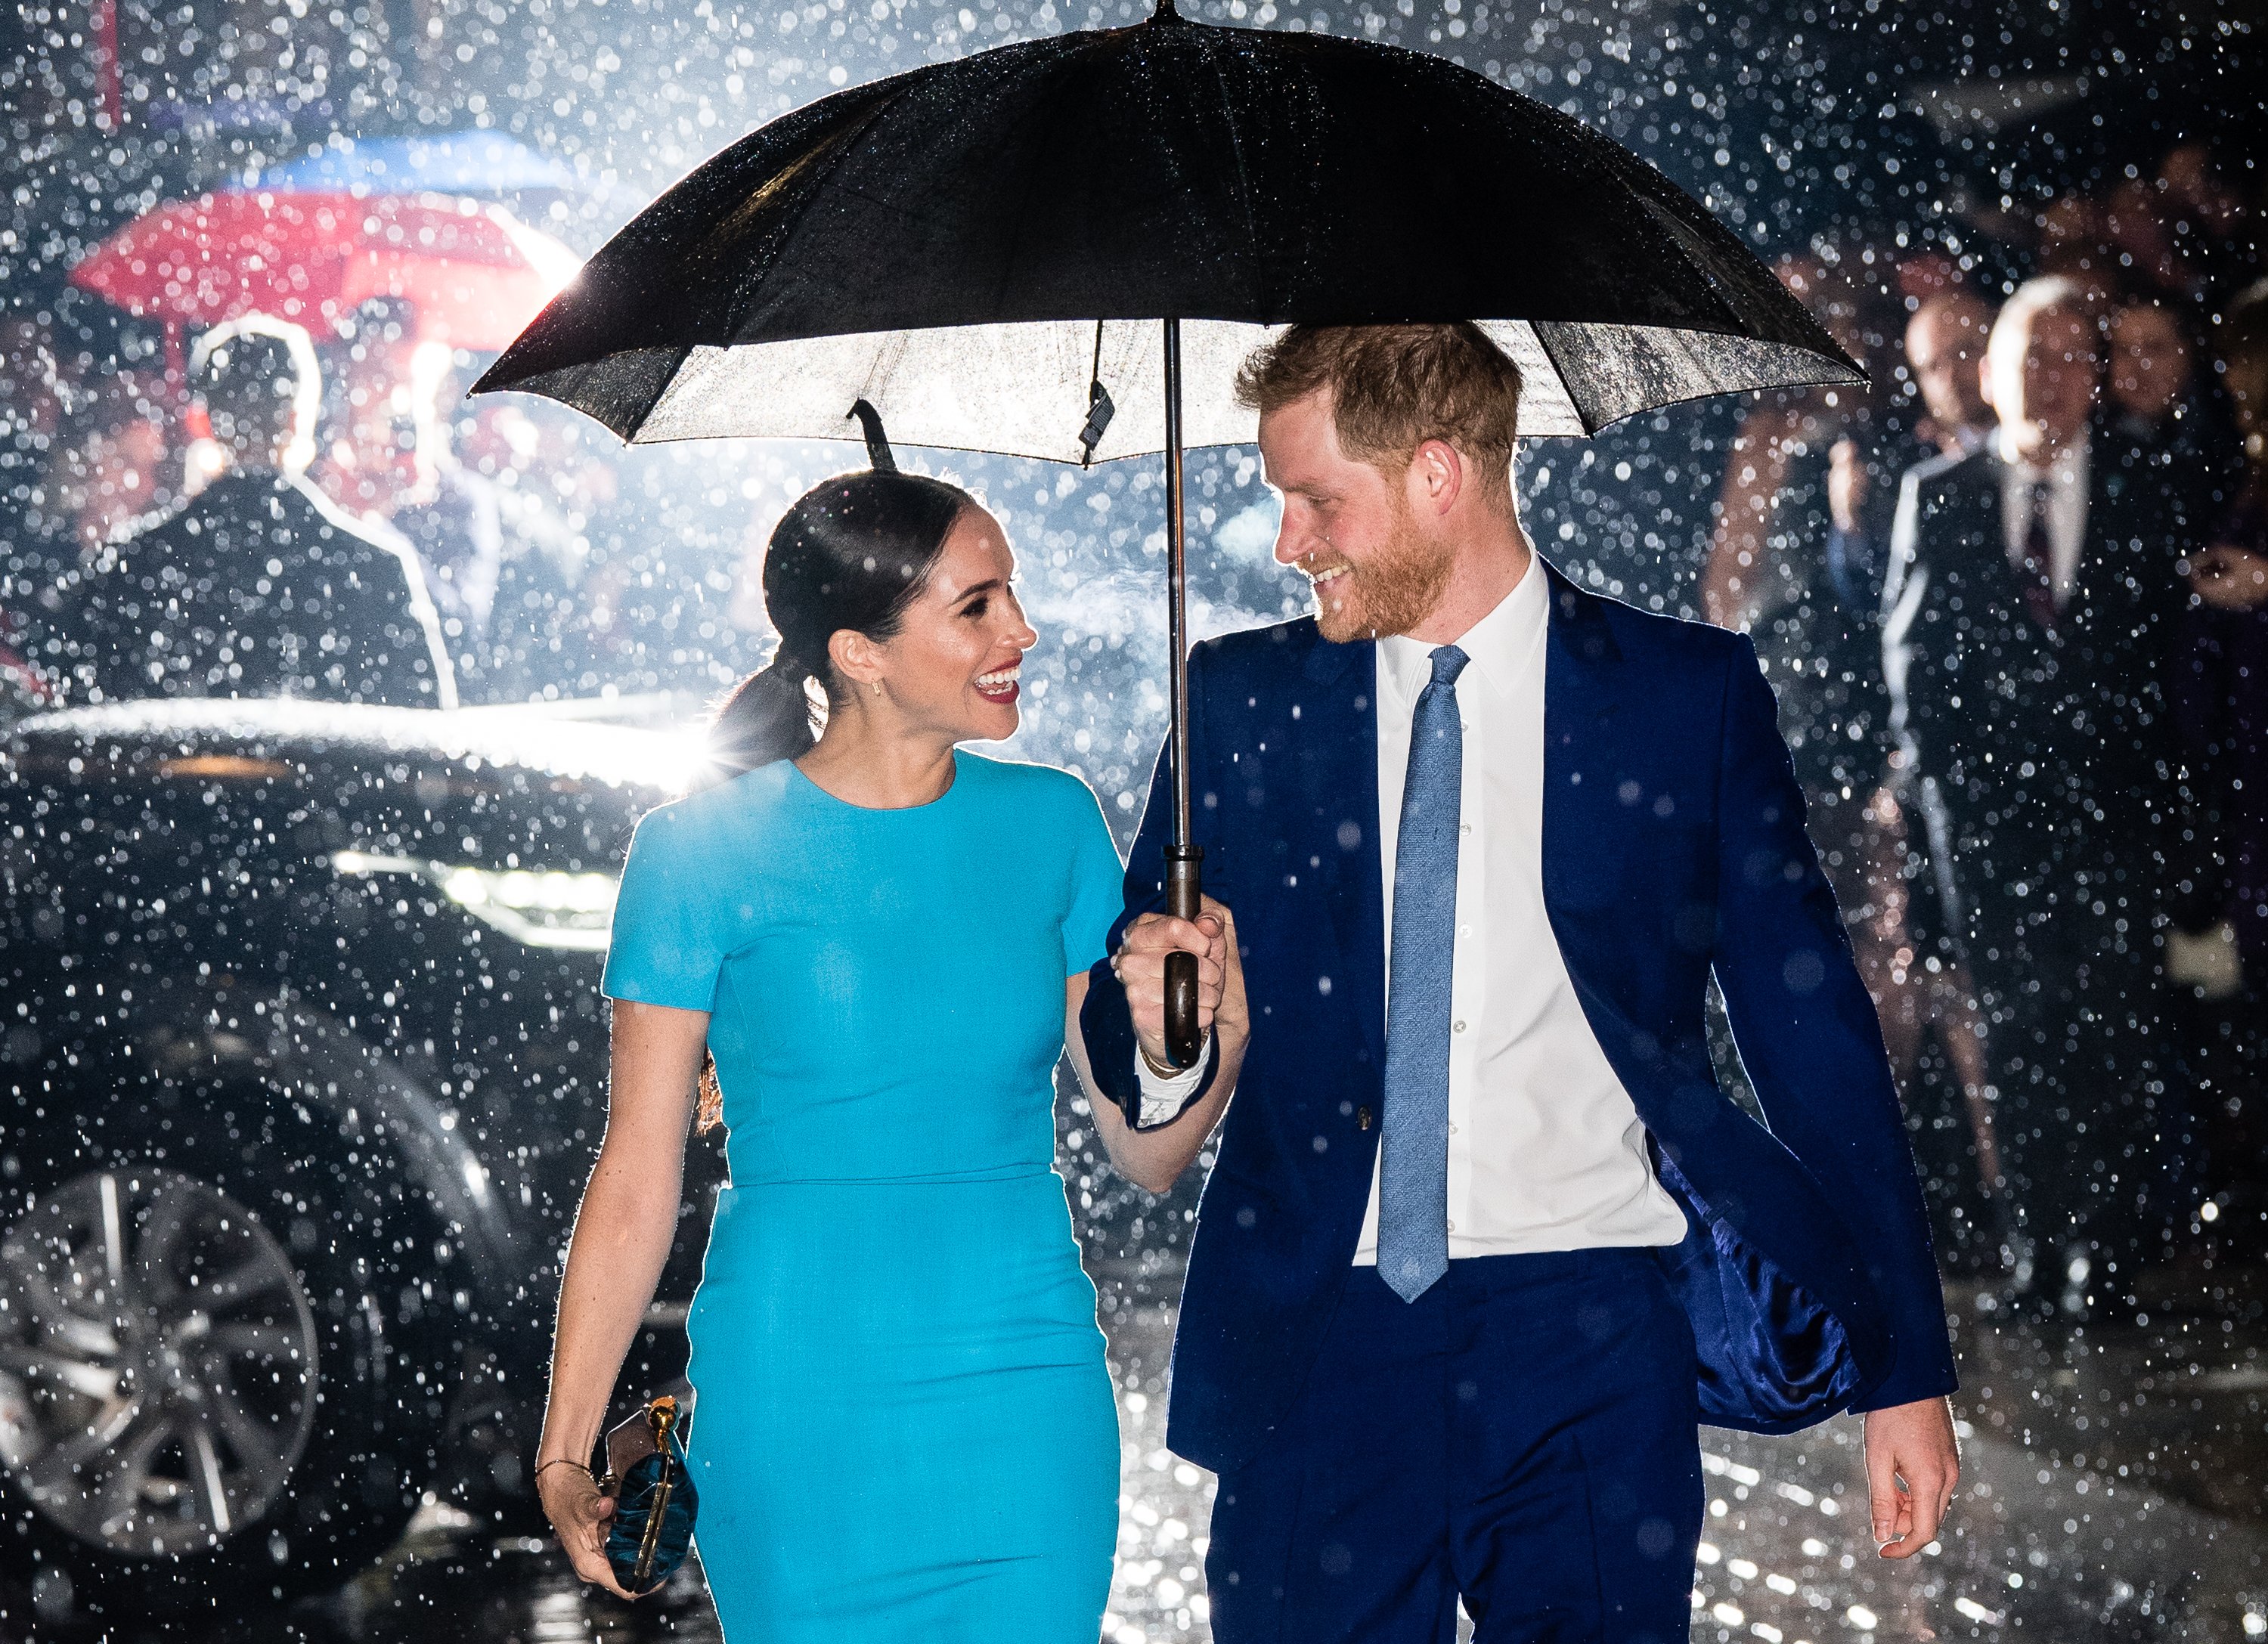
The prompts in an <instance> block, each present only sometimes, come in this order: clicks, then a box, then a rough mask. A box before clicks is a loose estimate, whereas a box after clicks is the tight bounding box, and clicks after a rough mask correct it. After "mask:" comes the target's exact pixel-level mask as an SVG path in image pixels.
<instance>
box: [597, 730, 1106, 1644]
mask: <svg viewBox="0 0 2268 1644" xmlns="http://www.w3.org/2000/svg"><path fill="white" fill-rule="evenodd" d="M1121 885H1122V881H1121V877H1120V868H1119V862H1118V856H1117V852H1116V849H1115V848H1114V847H1113V846H1112V844H1111V840H1110V834H1109V832H1108V829H1107V828H1106V827H1105V826H1104V825H1103V820H1102V813H1101V810H1100V809H1099V808H1098V807H1097V805H1096V804H1095V801H1094V795H1093V794H1092V793H1090V792H1089V791H1088V790H1087V789H1086V784H1084V783H1083V782H1079V780H1078V779H1077V778H1076V777H1073V776H1071V775H1068V774H1065V773H1064V772H1062V771H1057V770H1051V769H1049V768H1046V767H1040V766H1032V765H1014V764H1008V763H1005V762H1003V761H999V760H987V759H983V758H980V757H978V756H977V755H976V754H972V753H968V752H961V753H960V754H958V755H956V757H955V760H954V781H953V786H952V787H951V788H950V789H947V790H946V793H945V795H944V796H943V797H941V798H939V799H938V800H936V801H934V802H933V803H932V804H925V805H918V806H914V807H911V808H909V809H905V810H897V811H870V810H865V809H862V808H860V807H858V806H856V805H852V804H847V803H846V802H844V801H843V800H840V799H836V798H835V797H834V796H831V795H829V794H828V793H827V792H825V791H824V790H823V789H820V788H819V787H817V786H816V785H815V784H814V783H813V782H812V781H811V780H810V778H808V777H806V776H805V775H804V774H803V773H802V772H801V771H799V770H798V769H797V768H796V767H795V766H794V765H792V763H789V762H786V761H782V762H780V763H778V764H774V765H768V766H765V767H762V768H760V769H758V770H755V771H752V772H750V773H748V774H747V775H745V776H742V777H740V778H739V779H737V780H736V781H733V782H729V783H726V784H725V785H723V786H720V787H718V788H713V789H707V790H705V791H703V792H701V793H697V794H695V795H693V796H690V797H689V798H686V799H681V800H679V801H678V802H677V803H675V804H668V805H665V806H663V807H662V808H660V809H659V810H658V811H653V812H652V813H651V814H650V815H648V816H647V817H646V818H644V820H643V821H641V822H640V823H639V824H638V828H637V837H636V839H635V840H633V841H632V843H631V846H630V861H629V863H628V864H627V866H625V868H624V869H623V870H622V893H621V898H620V899H619V900H618V902H617V903H616V904H615V921H614V938H613V945H612V950H611V951H610V952H609V954H608V960H607V972H606V981H605V984H604V985H605V989H606V992H607V993H608V995H609V996H610V997H613V998H615V999H635V1000H641V1001H643V1002H646V1003H648V1004H656V1005H668V1006H672V1007H674V1008H676V1009H681V1010H705V1011H708V1012H710V1021H709V1047H710V1051H711V1053H712V1054H713V1055H714V1056H715V1058H716V1061H717V1076H718V1086H719V1088H720V1089H721V1090H722V1092H723V1095H724V1098H725V1125H726V1127H727V1129H728V1133H729V1141H728V1142H727V1145H726V1149H725V1151H726V1156H727V1157H728V1159H729V1160H730V1162H731V1166H732V1185H731V1186H729V1187H727V1188H725V1190H724V1192H723V1193H721V1194H720V1195H719V1197H718V1208H717V1219H716V1223H715V1225H714V1227H713V1228H712V1229H711V1232H710V1235H709V1252H708V1258H707V1261H706V1264H705V1266H703V1271H702V1276H701V1288H700V1289H699V1291H698V1292H697V1293H696V1295H695V1298H694V1303H693V1310H692V1316H691V1318H690V1321H689V1334H690V1335H691V1337H692V1342H693V1361H692V1369H691V1372H690V1375H691V1379H692V1382H693V1386H694V1391H695V1395H696V1398H695V1404H694V1410H693V1418H692V1445H691V1454H690V1459H691V1463H692V1465H693V1468H694V1470H695V1472H696V1482H697V1483H698V1484H699V1486H700V1493H701V1508H700V1522H699V1526H698V1529H697V1531H696V1543H697V1545H698V1547H699V1549H700V1553H701V1561H702V1567H703V1569H704V1570H705V1571H706V1572H707V1574H708V1577H709V1585H710V1589H711V1592H712V1593H713V1595H714V1596H715V1598H716V1603H717V1612H718V1618H719V1620H720V1621H721V1623H722V1624H723V1626H724V1631H725V1639H726V1640H727V1644H799V1641H801V1640H810V1641H811V1644H822V1641H823V1644H859V1641H860V1640H925V1641H929V1644H954V1641H958V1640H967V1641H968V1644H980V1641H981V1644H1007V1641H1008V1640H1014V1641H1015V1644H1057V1641H1059V1644H1094V1639H1095V1638H1096V1637H1097V1636H1098V1634H1099V1633H1100V1632H1101V1625H1102V1611H1103V1605H1104V1602H1105V1600H1106V1598H1107V1597H1108V1593H1109V1587H1110V1560H1111V1552H1112V1548H1113V1546H1114V1545H1115V1542H1116V1527H1117V1501H1118V1425H1117V1415H1116V1406H1115V1405H1114V1402H1113V1399H1112V1397H1111V1386H1110V1379H1109V1375H1108V1371H1107V1369H1105V1367H1104V1363H1103V1343H1102V1335H1101V1332H1100V1331H1099V1330H1097V1329H1096V1327H1095V1317H1094V1287H1093V1286H1092V1285H1090V1284H1089V1283H1088V1282H1087V1280H1086V1275H1085V1274H1084V1273H1082V1272H1081V1271H1080V1268H1079V1250H1078V1246H1077V1244H1075V1243H1074V1241H1073V1239H1072V1237H1071V1215H1070V1211H1069V1209H1068V1207H1067V1206H1066V1205H1065V1203H1064V1185H1063V1181H1062V1179H1061V1178H1059V1177H1058V1176H1057V1174H1056V1171H1055V1125H1054V1119H1053V1111H1054V1088H1053V1086H1054V1078H1053V1075H1054V1070H1055V1066H1056V1061H1057V1056H1058V1055H1059V1054H1060V1053H1061V1051H1062V1048H1063V1033H1064V980H1065V979H1066V978H1068V977H1071V976H1076V975H1078V974H1079V973H1080V972H1083V971H1085V970H1086V968H1087V967H1088V966H1089V965H1092V964H1093V963H1094V961H1095V960H1096V959H1098V958H1101V957H1102V952H1103V938H1104V935H1105V933H1106V932H1107V931H1108V928H1109V926H1110V922H1111V921H1112V919H1113V918H1115V917H1116V914H1117V913H1118V910H1119V908H1120V906H1122V905H1123V904H1122V900H1121Z"/></svg>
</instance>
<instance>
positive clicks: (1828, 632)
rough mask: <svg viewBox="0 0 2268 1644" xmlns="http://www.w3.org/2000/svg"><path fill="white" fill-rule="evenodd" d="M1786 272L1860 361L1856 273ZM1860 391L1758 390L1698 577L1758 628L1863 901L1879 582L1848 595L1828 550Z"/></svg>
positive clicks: (1849, 893) (1737, 619) (1810, 268)
mask: <svg viewBox="0 0 2268 1644" xmlns="http://www.w3.org/2000/svg"><path fill="white" fill-rule="evenodd" d="M1778 272H1779V275H1780V277H1781V279H1782V281H1783V282H1784V283H1786V285H1787V287H1788V289H1789V290H1792V291H1793V292H1794V293H1795V295H1796V296H1797V297H1800V298H1801V299H1802V300H1803V302H1804V303H1805V305H1807V306H1808V307H1809V308H1810V309H1811V311H1812V312H1813V314H1814V315H1815V316H1816V317H1817V318H1818V319H1819V320H1820V322H1821V323H1822V324H1823V325H1824V326H1825V327H1827V328H1828V330H1829V331H1830V332H1831V333H1832V334H1834V335H1835V337H1836V340H1837V341H1838V342H1840V343H1842V345H1843V346H1844V348H1845V350H1846V351H1848V352H1850V353H1851V354H1852V356H1853V357H1854V358H1861V359H1863V358H1864V356H1865V352H1866V350H1865V346H1864V342H1863V340H1862V338H1861V335H1860V330H1859V300H1860V294H1859V289H1858V286H1857V283H1856V282H1855V281H1853V280H1852V278H1851V277H1850V275H1848V274H1847V273H1845V271H1844V270H1843V269H1841V268H1836V267H1830V266H1828V265H1825V264H1823V263H1821V262H1818V261H1810V260H1798V259H1784V260H1783V261H1782V262H1781V263H1780V265H1779V268H1778ZM1863 403H1864V402H1863V391H1854V390H1852V389H1849V388H1823V389H1809V390H1804V391H1801V392H1798V393H1785V394H1779V395H1775V396H1771V397H1770V398H1766V399H1760V400H1757V401H1756V403H1755V404H1754V405H1752V406H1750V407H1749V408H1748V409H1747V410H1746V411H1745V412H1744V413H1743V414H1742V418H1741V424H1740V430H1739V432H1738V433H1737V434H1736V435H1735V436H1734V441H1733V454H1732V459H1731V461H1730V462H1729V463H1728V465H1727V469H1726V473H1725V482H1724V488H1723V490H1722V492H1721V493H1720V495H1719V508H1718V517H1717V528H1716V532H1715V535H1714V537H1713V538H1712V541H1711V544H1710V550H1709V559H1708V562H1707V564H1706V566H1705V568H1704V569H1703V572H1702V583H1701V598H1702V605H1703V607H1704V609H1705V611H1706V612H1707V613H1708V617H1709V620H1711V621H1712V622H1714V623H1715V624H1716V625H1717V626H1718V627H1719V628H1734V629H1741V630H1745V631H1747V632H1749V633H1750V634H1752V635H1754V636H1755V638H1756V649H1757V651H1758V653H1759V654H1760V655H1761V656H1762V657H1764V666H1765V671H1766V672H1767V674H1768V675H1769V676H1770V678H1771V681H1772V684H1773V686H1774V688H1775V690H1776V691H1777V692H1778V698H1779V707H1780V730H1781V732H1782V734H1783V735H1785V736H1786V738H1787V741H1788V745H1789V747H1790V749H1791V750H1792V751H1793V753H1794V756H1795V763H1796V771H1797V774H1798V775H1799V776H1800V778H1801V780H1802V782H1803V786H1804V792H1805V795H1806V797H1807V798H1808V800H1809V801H1810V803H1811V805H1812V813H1811V828H1812V836H1813V838H1814V840H1815V842H1816V843H1817V844H1818V846H1819V850H1820V855H1821V856H1822V858H1823V860H1824V862H1825V863H1826V866H1827V870H1828V873H1829V876H1830V877H1831V878H1833V879H1834V880H1835V882H1836V885H1837V891H1838V892H1839V893H1840V894H1841V895H1842V897H1843V898H1844V900H1845V906H1846V907H1851V906H1855V905H1857V904H1859V903H1863V902H1864V901H1865V900H1866V890H1865V872H1864V868H1863V864H1862V862H1861V860H1860V852H1859V843H1858V841H1859V838H1860V834H1861V831H1862V830H1861V829H1860V827H1859V806H1862V805H1863V804H1864V803H1865V801H1866V797H1867V795H1868V794H1869V793H1871V792H1872V791H1873V789H1874V783H1875V781H1876V778H1877V776H1878V774H1879V773H1878V772H1877V770H1876V769H1875V764H1876V760H1877V759H1878V757H1879V748H1880V741H1879V738H1880V733H1881V723H1882V714H1881V703H1880V702H1879V701H1878V700H1877V698H1876V693H1875V691H1874V665H1873V664H1874V657H1873V653H1872V646H1871V628H1870V619H1871V615H1872V606H1873V601H1872V598H1871V597H1869V596H1870V595H1871V589H1867V590H1866V595H1865V596H1862V598H1861V599H1860V600H1859V602H1858V603H1853V602H1852V601H1851V600H1848V599H1846V598H1845V596H1844V593H1843V591H1842V590H1841V588H1840V587H1839V586H1838V584H1837V579H1836V577H1835V576H1833V575H1832V574H1831V571H1830V566H1829V564H1828V562H1827V560H1826V558H1825V555H1824V554H1823V551H1822V550H1823V547H1825V545H1826V542H1827V539H1828V537H1829V534H1830V528H1831V526H1832V525H1833V523H1834V521H1833V517H1832V506H1833V504H1834V503H1835V501H1836V500H1837V488H1838V479H1837V467H1838V464H1837V459H1834V458H1832V457H1831V456H1830V452H1831V451H1833V450H1834V449H1835V448H1836V447H1837V446H1838V445H1841V444H1845V443H1847V442H1849V440H1850V436H1851V432H1852V429H1853V428H1854V426H1856V424H1857V423H1858V421H1859V417H1860V415H1861V412H1862V409H1863ZM1854 451H1855V447H1854ZM1852 460H1853V455H1852V453H1846V454H1845V458H1844V459H1841V461H1840V464H1839V467H1840V469H1841V471H1842V472H1841V474H1840V479H1839V484H1840V487H1841V496H1842V500H1843V501H1844V502H1845V503H1849V502H1851V501H1852V496H1851V485H1850V474H1849V469H1850V466H1851V464H1852ZM1853 523H1854V524H1855V523H1856V522H1855V521H1854V522H1853ZM1864 586H1865V584H1864V583H1863V582H1861V583H1857V584H1854V587H1855V588H1863V587H1864ZM1854 796H1855V802H1854Z"/></svg>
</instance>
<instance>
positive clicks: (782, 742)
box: [694, 643, 819, 788]
mask: <svg viewBox="0 0 2268 1644" xmlns="http://www.w3.org/2000/svg"><path fill="white" fill-rule="evenodd" d="M814 672H815V671H814V669H813V668H812V667H811V666H810V664H807V663H806V662H804V661H802V660H801V659H800V658H799V657H796V656H794V655H793V654H792V652H790V651H789V650H788V648H787V646H786V645H785V644H784V643H783V644H782V645H781V647H780V648H779V650H777V651H775V652H774V653H773V654H772V659H771V660H770V662H768V663H766V664H764V665H763V666H762V667H761V668H759V669H757V670H756V671H755V672H754V673H752V674H750V675H748V677H747V678H746V679H742V680H741V681H740V684H738V685H736V686H733V693H732V694H731V695H729V696H727V697H726V698H725V700H724V701H723V702H722V703H720V704H719V705H718V708H717V715H716V717H715V718H714V719H712V720H711V721H710V722H709V763H708V766H707V767H706V768H705V769H704V770H703V773H702V774H701V776H700V777H699V778H698V779H697V780H696V782H695V784H694V785H695V786H696V787H698V788H711V787H714V786H715V785H716V784H718V782H730V781H732V780H733V778H734V777H735V776H742V775H745V774H747V773H748V772H750V771H753V770H755V768H756V767H758V766H761V765H770V763H772V761H773V760H792V759H793V758H795V757H796V756H797V755H798V754H799V753H802V752H805V751H806V749H808V748H809V747H810V746H811V745H812V744H813V743H814V742H816V741H817V740H818V739H819V726H818V723H817V715H816V713H815V711H814V705H813V703H812V701H811V692H810V681H811V679H812V678H813V677H814Z"/></svg>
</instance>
